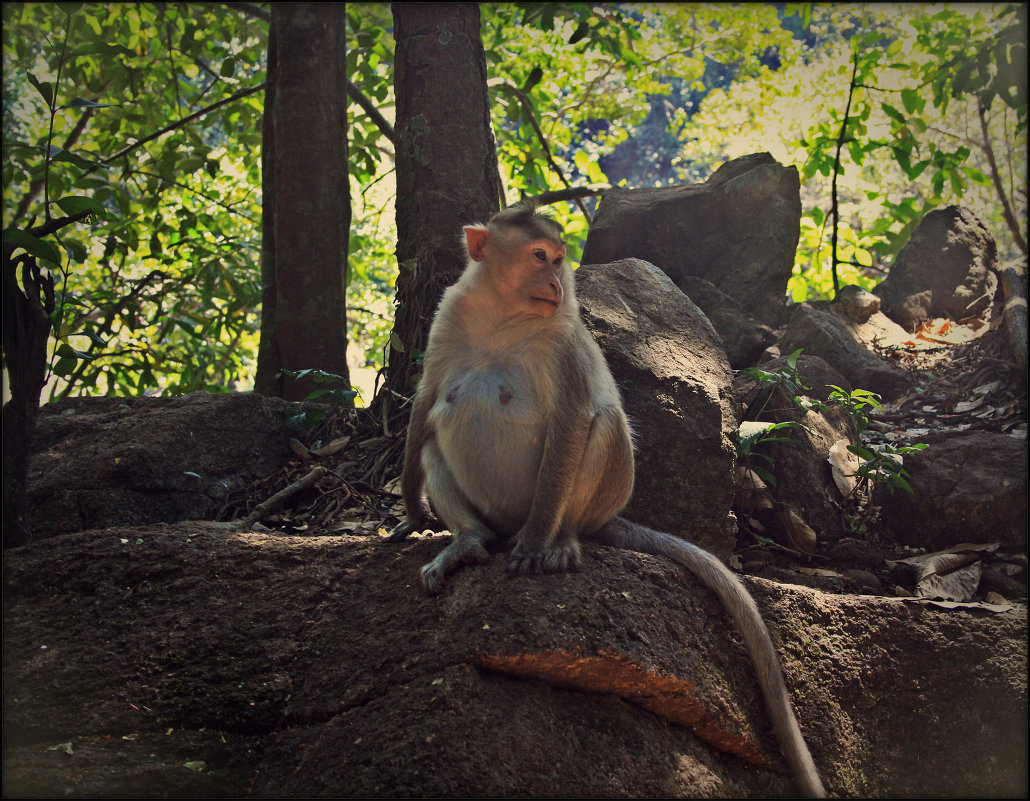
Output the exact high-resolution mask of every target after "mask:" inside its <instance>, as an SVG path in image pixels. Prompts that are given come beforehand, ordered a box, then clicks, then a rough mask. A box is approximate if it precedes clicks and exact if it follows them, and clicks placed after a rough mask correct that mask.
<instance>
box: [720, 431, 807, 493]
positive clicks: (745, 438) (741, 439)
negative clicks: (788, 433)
mask: <svg viewBox="0 0 1030 801" xmlns="http://www.w3.org/2000/svg"><path fill="white" fill-rule="evenodd" d="M804 427H805V426H803V425H802V424H801V423H797V422H795V421H793V420H785V421H783V422H780V423H769V422H765V421H760V420H745V421H743V422H742V423H741V424H740V426H738V428H737V441H736V443H735V448H736V452H737V461H738V462H740V464H742V465H743V466H744V467H746V468H747V469H749V470H753V471H754V472H755V473H756V474H757V475H758V476H759V477H760V478H761V479H762V481H764V482H765V483H766V484H768V485H769V486H770V487H774V486H776V477H775V476H774V475H773V474H772V473H770V472H769V471H768V470H764V469H758V468H757V467H756V466H755V459H761V460H762V462H764V463H765V464H766V465H767V466H768V467H772V465H773V460H772V457H771V456H769V455H768V454H766V453H761V452H759V451H758V450H757V449H758V448H759V447H760V446H762V445H769V444H771V443H774V442H785V443H793V442H794V440H792V439H791V438H790V437H781V436H777V434H776V432H778V431H782V430H784V429H787V428H804Z"/></svg>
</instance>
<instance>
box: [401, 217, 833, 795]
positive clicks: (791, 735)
mask: <svg viewBox="0 0 1030 801" xmlns="http://www.w3.org/2000/svg"><path fill="white" fill-rule="evenodd" d="M465 238H466V243H467V247H468V254H469V262H468V267H467V268H466V269H465V272H464V273H463V274H462V276H461V278H460V279H459V280H458V281H457V283H455V284H454V285H453V286H452V287H450V288H449V289H448V290H447V291H446V292H445V293H444V296H443V299H442V300H441V302H440V307H439V310H438V311H437V313H436V317H435V319H434V321H433V326H432V329H431V330H430V335H429V344H428V346H427V348H426V353H425V359H424V363H423V368H424V369H423V375H422V379H421V381H420V383H419V387H418V391H417V392H416V394H415V399H414V403H413V406H412V412H411V423H410V426H409V428H408V440H407V449H406V451H405V459H404V472H403V476H402V479H401V487H402V493H403V497H404V503H405V507H406V518H405V520H404V521H403V522H402V523H401V524H400V525H398V526H397V527H396V528H395V529H394V531H393V533H392V534H391V539H393V540H400V539H403V538H404V537H406V536H407V535H408V534H410V533H411V532H413V531H421V530H422V529H423V528H434V529H438V528H440V526H439V523H438V521H439V522H442V524H443V525H444V526H446V528H447V529H448V530H449V531H450V532H451V534H452V539H451V541H450V543H449V544H448V545H447V546H446V547H445V548H444V549H443V550H442V551H441V552H440V554H439V555H438V556H437V557H436V558H435V559H433V560H432V561H431V562H429V563H428V564H426V565H425V566H424V567H423V568H422V582H423V584H424V585H425V588H426V590H428V591H429V592H430V593H438V592H440V590H441V589H442V588H443V585H444V582H445V580H446V577H447V575H448V574H449V573H451V572H453V571H454V570H456V569H457V568H458V567H460V566H461V565H464V564H483V563H485V562H486V561H487V560H488V559H489V553H488V551H487V546H488V545H489V544H490V543H491V542H492V541H494V540H495V539H497V538H514V546H513V548H512V550H511V555H510V557H509V559H508V565H507V567H508V572H509V574H512V575H518V574H524V573H539V572H546V573H554V572H561V571H565V570H570V569H576V568H577V567H579V563H580V548H581V543H582V542H584V541H590V542H595V543H599V544H601V545H610V546H614V547H618V548H624V549H628V550H631V551H636V552H639V553H647V554H654V555H658V556H665V557H668V558H670V559H672V560H674V561H676V562H678V563H679V564H681V565H683V566H684V567H686V568H687V569H688V570H690V571H691V572H693V573H694V574H695V575H696V576H697V578H698V579H699V580H700V581H701V582H702V583H703V584H705V586H707V587H708V588H709V589H711V590H712V591H713V592H714V593H715V594H716V595H717V596H718V597H719V599H720V601H721V602H722V604H723V606H724V607H725V608H726V610H727V612H729V614H730V616H731V617H732V618H733V620H734V622H735V623H736V625H737V627H738V628H739V630H740V632H741V635H742V636H743V638H744V642H745V644H746V646H747V649H748V653H749V654H750V655H751V659H752V662H753V663H754V666H755V670H756V673H757V676H758V681H759V684H760V686H761V688H762V692H763V695H764V697H765V701H766V707H767V710H768V713H769V716H770V718H771V720H772V723H773V728H774V730H775V732H776V735H777V737H778V739H779V741H780V746H781V748H782V750H783V753H784V756H785V758H786V760H787V762H788V764H789V765H790V768H791V770H792V773H793V775H794V778H795V781H796V783H797V785H798V787H799V789H800V790H801V791H802V792H804V793H805V794H806V795H809V796H823V795H824V794H825V793H824V791H823V787H822V783H821V781H820V779H819V775H818V772H817V771H816V768H815V764H814V763H813V761H812V757H811V755H810V754H809V751H808V747H807V746H806V744H805V741H804V739H803V738H802V736H801V731H800V729H799V727H798V724H797V720H796V719H795V717H794V712H793V708H792V706H791V702H790V697H789V694H788V692H787V687H786V684H785V683H784V680H783V674H782V671H781V668H780V662H779V659H778V657H777V655H776V649H775V646H774V645H773V642H772V639H771V637H770V636H769V632H768V630H767V628H766V626H765V623H764V622H763V621H762V618H761V614H760V612H759V611H758V607H757V606H756V605H755V603H754V601H753V600H752V598H751V596H750V595H749V594H748V592H747V590H746V589H745V588H744V586H743V585H742V584H741V583H740V582H739V581H738V580H737V578H736V577H735V576H734V575H733V574H732V573H731V572H730V571H729V570H728V569H727V568H726V567H725V566H724V565H723V564H722V562H720V561H719V560H718V559H717V558H716V557H715V556H713V555H712V554H710V553H708V552H707V551H705V550H702V549H700V548H698V547H696V546H694V545H692V544H690V543H689V542H686V541H684V540H681V539H679V538H677V537H673V536H671V535H669V534H664V533H662V532H658V531H653V530H651V529H648V528H645V527H644V526H640V525H638V524H636V523H631V522H630V521H628V520H625V519H623V518H620V517H616V515H617V514H618V513H619V512H620V511H621V510H622V509H623V508H624V507H625V506H626V504H627V503H628V501H629V499H630V495H631V494H632V492H633V445H632V442H631V438H630V429H629V425H628V423H627V420H626V415H625V412H624V411H623V409H622V400H621V398H620V395H619V391H618V388H617V387H616V384H615V380H614V379H613V378H612V374H611V372H610V370H609V369H608V365H607V363H606V362H605V359H604V356H603V354H602V353H601V349H600V348H599V347H598V345H597V343H596V342H594V340H593V338H592V337H591V336H590V334H589V332H588V331H587V330H586V327H585V326H584V325H583V323H582V321H581V320H580V317H579V306H578V304H577V302H576V294H575V285H574V281H573V275H572V270H571V269H570V268H569V266H568V265H567V264H566V263H565V245H564V243H563V240H562V229H561V226H559V225H558V224H557V223H556V222H554V221H553V220H551V219H549V218H548V217H545V216H543V215H540V214H537V213H535V212H534V211H533V210H531V209H528V208H523V207H520V206H514V207H511V208H508V209H505V210H503V211H501V212H500V213H498V214H496V215H495V216H494V217H493V218H492V219H491V220H490V222H489V223H488V224H487V225H485V226H483V225H470V226H468V227H466V228H465ZM426 496H428V502H427V499H426Z"/></svg>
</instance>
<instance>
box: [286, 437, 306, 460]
mask: <svg viewBox="0 0 1030 801" xmlns="http://www.w3.org/2000/svg"><path fill="white" fill-rule="evenodd" d="M290 450H292V451H293V452H294V453H295V454H297V455H298V456H299V457H300V458H301V459H310V458H311V451H309V450H308V449H307V447H306V446H305V445H304V443H303V442H301V441H300V440H299V439H297V438H296V437H290Z"/></svg>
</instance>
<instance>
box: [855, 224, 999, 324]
mask: <svg viewBox="0 0 1030 801" xmlns="http://www.w3.org/2000/svg"><path fill="white" fill-rule="evenodd" d="M997 270H998V248H997V245H996V244H995V242H994V237H992V236H991V234H990V232H989V231H988V230H987V227H986V226H985V225H984V224H983V223H982V222H981V221H980V220H979V219H977V217H976V215H975V214H973V212H971V211H970V210H969V209H966V208H963V207H961V206H947V207H946V208H943V209H934V210H933V211H931V212H929V213H928V214H927V215H926V216H925V217H924V218H923V220H922V222H920V223H919V226H918V227H917V228H916V230H915V231H914V232H913V233H912V237H911V239H909V241H908V242H907V243H906V244H905V246H904V247H903V248H902V249H901V251H900V252H899V253H898V257H897V259H896V260H895V262H894V264H893V266H891V268H890V272H889V273H888V275H887V278H886V279H884V281H883V282H881V283H880V284H879V285H878V286H877V287H876V288H875V289H874V290H873V292H874V293H875V294H877V295H878V296H879V297H880V298H881V299H882V301H883V311H884V313H885V314H886V315H887V316H888V317H890V318H891V319H893V320H895V321H896V322H897V323H898V324H899V325H901V326H902V327H903V328H905V329H906V330H907V331H915V329H916V327H917V326H918V325H919V323H921V322H923V321H924V320H928V319H933V318H934V317H951V318H952V319H955V320H960V319H963V318H965V317H970V316H974V315H977V314H979V313H981V312H982V311H984V310H985V309H986V308H987V307H988V306H990V305H991V303H992V301H993V299H994V293H995V291H996V290H997V288H998V274H997Z"/></svg>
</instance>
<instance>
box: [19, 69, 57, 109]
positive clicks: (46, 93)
mask: <svg viewBox="0 0 1030 801" xmlns="http://www.w3.org/2000/svg"><path fill="white" fill-rule="evenodd" d="M25 77H26V78H27V79H28V82H29V83H31V84H32V85H33V86H34V87H36V91H37V92H39V94H40V95H42V97H43V99H44V100H45V101H46V104H47V108H52V107H53V105H54V85H53V84H52V83H49V82H47V81H40V80H39V79H38V78H36V76H35V75H33V74H32V73H31V72H30V73H28V74H27V75H26V76H25Z"/></svg>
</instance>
